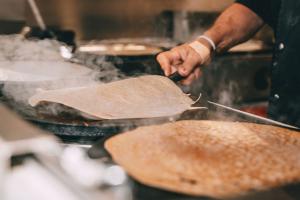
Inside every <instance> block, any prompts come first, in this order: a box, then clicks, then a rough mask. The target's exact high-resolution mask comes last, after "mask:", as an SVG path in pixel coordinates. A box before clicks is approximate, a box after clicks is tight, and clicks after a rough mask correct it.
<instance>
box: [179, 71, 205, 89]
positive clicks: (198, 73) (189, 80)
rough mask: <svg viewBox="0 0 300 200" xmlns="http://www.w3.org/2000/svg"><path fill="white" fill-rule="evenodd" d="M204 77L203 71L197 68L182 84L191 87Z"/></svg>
mask: <svg viewBox="0 0 300 200" xmlns="http://www.w3.org/2000/svg"><path fill="white" fill-rule="evenodd" d="M201 75H202V72H201V69H200V68H199V67H198V68H196V69H195V70H194V71H193V72H192V73H191V74H190V75H189V76H188V77H187V78H186V79H184V80H182V81H181V82H180V83H181V84H182V85H190V84H191V83H192V82H193V81H195V80H197V79H198V78H199V77H200V76H201Z"/></svg>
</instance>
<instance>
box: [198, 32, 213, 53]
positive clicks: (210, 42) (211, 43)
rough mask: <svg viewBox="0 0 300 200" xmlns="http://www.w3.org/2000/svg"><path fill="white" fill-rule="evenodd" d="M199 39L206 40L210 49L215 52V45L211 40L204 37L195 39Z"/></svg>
mask: <svg viewBox="0 0 300 200" xmlns="http://www.w3.org/2000/svg"><path fill="white" fill-rule="evenodd" d="M201 38H202V39H204V40H206V41H207V42H208V43H209V44H210V45H211V47H212V49H213V50H214V51H215V50H216V45H215V43H214V41H213V40H212V39H210V38H209V37H207V36H206V35H201V36H199V37H198V38H197V39H201Z"/></svg>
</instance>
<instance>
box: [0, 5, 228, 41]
mask: <svg viewBox="0 0 300 200" xmlns="http://www.w3.org/2000/svg"><path fill="white" fill-rule="evenodd" d="M0 1H1V0H0ZM36 1H37V3H38V5H39V7H40V8H41V13H42V15H43V16H44V17H45V21H46V23H47V24H48V25H51V26H59V27H60V28H64V29H72V30H75V31H76V33H77V36H78V37H77V38H79V39H95V38H97V39H105V38H118V37H155V36H163V35H164V34H165V30H164V28H165V27H164V25H165V24H164V22H163V21H159V20H161V18H159V16H160V15H161V13H162V12H163V11H166V10H171V11H174V10H175V11H182V10H186V11H205V12H207V11H221V10H223V9H224V8H226V7H227V6H228V5H229V4H230V3H232V2H233V0H222V1H220V0H36ZM27 21H28V23H29V24H30V25H34V24H35V21H34V20H33V18H32V16H31V13H30V11H29V10H28V9H27Z"/></svg>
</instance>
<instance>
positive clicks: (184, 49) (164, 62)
mask: <svg viewBox="0 0 300 200" xmlns="http://www.w3.org/2000/svg"><path fill="white" fill-rule="evenodd" d="M157 61H158V62H159V64H160V66H161V68H162V69H163V71H164V73H165V75H166V76H170V75H171V74H172V73H174V72H176V71H178V72H179V74H181V75H182V76H184V77H187V78H186V79H185V80H183V81H182V82H181V83H182V84H184V85H189V84H191V83H192V82H193V81H194V80H195V79H197V78H199V77H200V75H201V70H200V68H199V66H200V64H201V61H202V60H201V57H200V56H199V54H198V53H197V52H196V51H195V50H193V49H192V48H191V47H190V46H189V45H186V44H185V45H181V46H178V47H175V48H173V49H172V50H170V51H166V52H163V53H160V54H159V55H158V56H157Z"/></svg>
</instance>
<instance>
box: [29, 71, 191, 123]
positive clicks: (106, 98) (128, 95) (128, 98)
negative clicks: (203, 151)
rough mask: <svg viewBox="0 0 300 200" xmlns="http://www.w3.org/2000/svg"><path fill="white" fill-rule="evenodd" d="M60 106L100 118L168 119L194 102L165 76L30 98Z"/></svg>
mask: <svg viewBox="0 0 300 200" xmlns="http://www.w3.org/2000/svg"><path fill="white" fill-rule="evenodd" d="M43 101H44V102H45V101H46V102H54V103H60V104H63V105H66V106H69V107H71V108H74V109H77V110H79V111H81V112H84V113H87V114H89V115H91V116H93V117H97V118H101V119H129V118H152V117H166V116H173V115H176V114H180V113H182V112H184V111H186V110H188V109H192V108H191V105H192V104H193V103H194V102H193V100H192V99H191V98H190V97H188V95H186V94H184V93H183V92H182V91H181V89H180V88H179V87H178V86H177V85H176V84H175V83H173V82H172V81H171V80H169V79H168V78H167V77H164V76H155V75H148V76H141V77H138V78H130V79H126V80H121V81H116V82H112V83H108V84H100V85H93V86H89V87H81V88H66V89H60V90H49V91H43V92H39V93H37V94H36V95H34V96H33V97H31V98H30V99H29V104H30V105H32V106H36V105H37V104H38V103H40V102H43Z"/></svg>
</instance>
